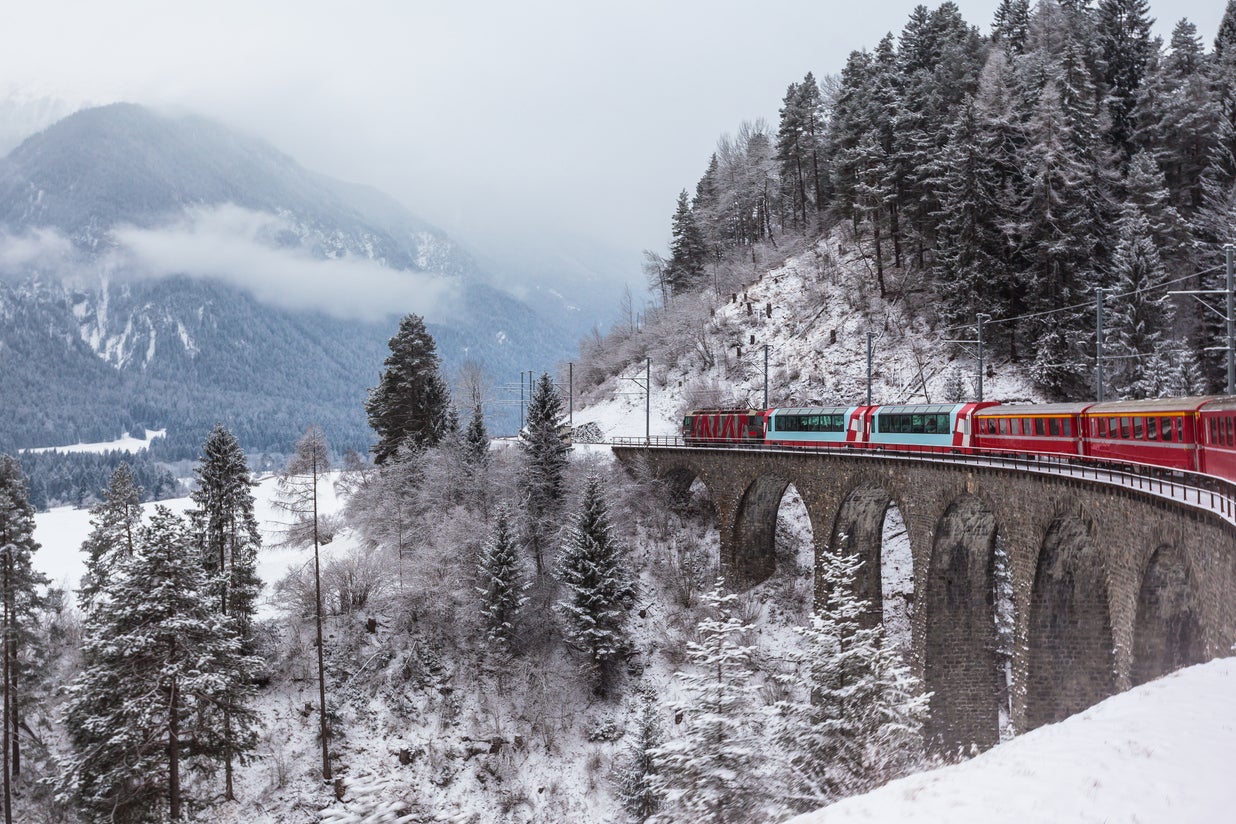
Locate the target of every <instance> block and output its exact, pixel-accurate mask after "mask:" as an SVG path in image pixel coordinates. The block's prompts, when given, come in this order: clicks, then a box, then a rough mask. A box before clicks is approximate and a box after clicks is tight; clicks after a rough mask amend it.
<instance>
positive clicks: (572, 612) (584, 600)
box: [558, 475, 635, 696]
mask: <svg viewBox="0 0 1236 824" xmlns="http://www.w3.org/2000/svg"><path fill="white" fill-rule="evenodd" d="M558 576H559V578H560V579H561V581H562V583H563V585H564V586H565V588H566V597H565V598H564V599H563V600H562V601H560V602H559V603H558V610H559V614H560V615H561V616H562V621H563V630H564V632H565V635H566V637H567V639H568V640H569V642H570V643H571V645H572V646H573V647H575V648H576V649H577V650H579V651H580V652H582V653H583V655H584V672H585V673H586V674H587V676H588V678H589V680H590V681H591V682H592V686H593V691H594V692H595V693H596V694H597V695H602V696H604V695H607V694H608V692H609V689H610V687H611V686H612V684H613V681H614V677H615V670H616V668H617V665H618V663H619V662H620V661H621V660H622V658H623V656H624V655H625V653H626V651H627V649H628V646H629V642H628V637H627V631H626V622H627V613H628V611H629V610H630V608H631V605H632V602H633V601H634V600H635V581H634V579H633V577H632V575H631V572H630V570H629V569H628V567H627V562H626V552H625V550H624V549H623V547H622V545H621V544H620V543H619V542H618V540H617V538H615V537H614V535H613V532H612V530H611V528H610V524H609V511H608V507H607V506H606V504H605V492H604V490H603V488H602V487H601V480H600V478H598V477H597V476H595V475H592V476H589V478H588V480H587V481H586V482H585V484H584V494H583V500H582V502H581V504H580V509H579V512H578V513H577V515H576V516H575V523H574V524H573V526H572V528H571V530H570V532H569V533H568V534H567V539H566V542H565V544H564V545H563V547H562V555H561V556H560V557H559V560H558Z"/></svg>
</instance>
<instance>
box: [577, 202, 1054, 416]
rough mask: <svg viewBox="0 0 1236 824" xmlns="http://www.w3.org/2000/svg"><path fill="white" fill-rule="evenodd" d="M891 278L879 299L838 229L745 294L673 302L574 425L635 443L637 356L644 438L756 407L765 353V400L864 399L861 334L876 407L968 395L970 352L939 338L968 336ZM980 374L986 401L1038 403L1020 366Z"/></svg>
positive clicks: (629, 345)
mask: <svg viewBox="0 0 1236 824" xmlns="http://www.w3.org/2000/svg"><path fill="white" fill-rule="evenodd" d="M897 277H899V275H893V276H890V279H889V288H888V291H887V296H886V297H885V298H881V297H880V296H879V292H878V290H877V289H876V283H875V275H874V273H873V272H872V271H871V269H870V266H869V261H868V260H867V258H866V257H865V256H864V254H863V253H862V250H861V249H860V248H859V247H858V246H856V245H855V244H854V243H853V242H852V241H850V240H849V238H848V233H847V232H846V230H845V227H844V226H843V227H840V228H838V229H837V230H835V231H834V232H833V234H832V235H831V236H829V237H826V238H824V239H821V240H820V241H818V242H817V243H816V244H814V245H813V246H811V247H810V248H808V249H806V250H805V251H802V252H800V253H799V254H796V255H793V256H791V257H790V258H788V259H787V260H786V261H785V262H784V263H783V264H781V265H779V266H777V267H776V268H773V269H772V270H771V271H768V272H767V273H765V274H763V275H762V276H760V277H758V278H757V279H755V280H754V281H753V282H751V283H750V284H749V285H747V286H745V287H744V288H741V289H734V290H733V291H730V292H728V293H724V294H717V293H716V292H715V291H714V290H712V289H707V290H705V291H703V292H700V293H690V294H684V295H681V296H679V297H678V298H676V300H675V302H674V303H672V304H671V305H670V307H669V308H668V309H661V310H655V311H650V313H649V314H650V319H649V321H648V323H647V325H645V326H644V327H643V328H641V329H639V330H638V331H635V332H634V333H633V334H632V335H630V337H629V338H626V339H625V340H623V341H621V345H620V346H619V347H618V348H619V350H620V352H621V354H625V355H627V357H626V358H625V361H626V362H625V363H624V364H622V365H621V376H620V377H617V378H613V377H611V378H607V379H605V380H603V381H602V382H601V383H600V385H599V386H598V387H597V389H596V390H595V392H593V393H592V394H590V395H588V396H587V398H586V399H585V404H584V408H582V409H577V410H576V413H575V422H576V424H577V425H581V424H584V423H587V422H589V421H592V422H596V423H597V424H598V426H599V427H600V429H601V431H602V433H603V434H604V435H605V437H607V438H613V437H642V436H643V435H644V426H645V424H644V403H645V398H644V392H643V388H642V381H643V378H644V372H645V369H646V364H645V360H644V358H645V357H651V358H652V399H651V403H652V413H651V423H650V426H649V428H650V430H651V434H653V435H671V434H676V433H677V431H678V418H679V417H680V415H681V413H682V412H683V411H685V410H687V409H690V408H699V407H705V406H718V405H729V404H735V405H751V406H754V407H760V406H761V405H762V404H763V394H764V347H765V346H767V347H768V402H769V405H782V406H794V405H814V404H823V405H832V404H837V405H847V404H856V403H862V402H863V401H864V400H865V399H866V392H867V384H866V380H867V333H868V332H872V333H873V352H872V389H871V397H872V400H873V402H875V403H943V402H948V401H952V400H960V399H969V398H975V397H977V394H978V387H977V375H978V366H977V359H976V357H975V355H974V352H973V347H968V349H967V348H964V347H963V351H962V352H961V353H960V354H957V353H955V352H953V351H951V350H952V349H953V348H954V347H953V345H951V344H949V343H947V342H946V341H949V340H970V339H973V337H974V334H975V332H974V330H973V329H970V330H948V331H945V330H939V331H936V330H933V329H931V328H930V327H929V326H928V324H927V323H926V322H925V321H923V320H922V319H921V318H922V315H923V314H924V313H922V312H918V311H915V307H914V306H913V303H912V301H913V298H914V292H913V288H912V287H913V284H910V283H906V284H902V283H900V282H898V281H897V280H896V278H897ZM920 308H921V307H920ZM986 372H987V374H986V375H985V376H984V379H983V397H984V398H985V399H988V400H1000V401H1012V400H1027V399H1038V398H1037V395H1036V393H1035V391H1034V389H1033V388H1032V386H1031V384H1030V382H1029V380H1027V379H1026V377H1025V375H1024V374H1023V372H1022V370H1021V369H1020V367H1019V366H1018V365H1016V364H1011V363H1009V362H1007V361H1006V360H1001V361H990V360H989V361H988V362H987V370H986Z"/></svg>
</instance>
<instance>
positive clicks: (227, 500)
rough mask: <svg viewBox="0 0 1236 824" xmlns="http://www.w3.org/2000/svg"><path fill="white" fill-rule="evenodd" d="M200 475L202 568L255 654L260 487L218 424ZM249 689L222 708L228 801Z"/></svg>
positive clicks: (197, 517)
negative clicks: (256, 489) (241, 703)
mask: <svg viewBox="0 0 1236 824" xmlns="http://www.w3.org/2000/svg"><path fill="white" fill-rule="evenodd" d="M195 473H196V475H197V488H196V489H195V490H194V491H193V493H192V495H191V496H190V497H191V498H192V499H193V503H194V504H195V505H196V507H197V508H196V509H194V510H192V511H191V512H190V513H189V518H190V523H191V524H192V529H193V532H194V536H195V538H196V539H197V541H198V546H199V548H200V551H201V554H202V564H203V566H204V567H205V569H206V570H207V572H208V574H209V575H210V579H211V581H212V582H213V583H214V585H215V587H216V588H217V589H218V592H217V593H216V599H217V600H216V603H217V605H218V609H219V611H220V612H221V613H223V614H224V615H226V616H228V617H229V618H231V619H232V620H233V621H234V623H235V626H236V629H237V631H238V632H239V633H240V637H241V643H242V644H243V646H244V649H245V650H246V651H247V652H251V651H252V650H253V617H254V614H255V612H256V611H257V597H258V593H259V592H260V591H261V588H262V582H261V580H259V579H258V575H257V552H258V549H259V548H260V547H261V545H262V535H261V532H260V531H259V530H258V524H257V517H256V516H255V515H254V513H253V485H254V484H253V480H252V479H251V477H250V475H249V462H248V461H247V460H246V458H245V453H244V451H243V450H242V449H241V448H240V443H239V442H238V441H237V440H236V436H234V435H233V434H232V433H231V432H230V431H228V430H227V429H225V428H224V427H223V426H221V425H216V426H215V428H214V429H213V430H212V431H211V433H210V434H209V435H207V436H206V441H205V443H204V444H203V445H202V457H201V460H200V461H199V462H198V466H197V468H196V470H195ZM236 674H237V675H241V674H242V673H236ZM243 688H244V685H243V684H230V685H229V689H228V692H227V695H226V701H227V702H228V703H224V704H222V705H219V706H218V707H217V710H218V711H219V712H220V714H221V715H222V719H223V721H222V727H223V729H222V734H221V736H220V742H219V747H220V748H222V750H223V753H224V798H225V799H227V800H228V801H231V800H233V799H234V798H235V797H236V793H235V787H234V776H233V760H234V755H235V754H237V753H240V752H243V749H244V747H243V745H244V740H243V730H242V736H241V740H239V741H233V737H234V736H233V733H234V732H236V730H235V729H234V725H233V723H232V718H233V716H234V715H235V713H236V711H237V709H238V708H239V709H241V710H242V711H243V707H238V706H232V702H233V701H234V700H235V699H236V698H238V697H243Z"/></svg>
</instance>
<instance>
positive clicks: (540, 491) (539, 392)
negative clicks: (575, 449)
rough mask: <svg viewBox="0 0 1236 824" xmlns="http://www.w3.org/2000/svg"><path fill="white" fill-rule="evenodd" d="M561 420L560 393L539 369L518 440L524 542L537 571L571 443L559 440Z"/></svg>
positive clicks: (561, 494)
mask: <svg viewBox="0 0 1236 824" xmlns="http://www.w3.org/2000/svg"><path fill="white" fill-rule="evenodd" d="M561 420H562V396H561V395H560V394H559V393H558V389H557V387H555V386H554V382H553V381H552V380H550V378H549V373H547V372H546V373H542V374H541V377H540V378H538V379H537V382H536V385H535V386H533V388H532V399H531V400H530V401H529V402H528V423H527V426H526V427H525V429H524V432H523V437H522V438H521V439H520V442H519V449H520V452H521V453H522V458H523V466H522V473H521V487H522V488H521V490H520V493H521V495H522V497H523V501H524V511H525V520H524V527H525V529H526V542H527V544H528V548H529V550H530V551H531V554H532V558H533V560H534V561H535V562H536V573H537V575H542V574H544V572H545V549H546V548H547V547H548V545H549V542H550V540H551V538H552V536H553V534H554V533H555V532H556V531H557V529H558V519H559V517H560V516H561V513H562V503H563V499H564V498H565V496H566V465H567V453H568V452H570V451H571V447H570V446H569V445H568V444H566V443H563V441H562V437H561V435H559V433H558V424H559V422H560V421H561Z"/></svg>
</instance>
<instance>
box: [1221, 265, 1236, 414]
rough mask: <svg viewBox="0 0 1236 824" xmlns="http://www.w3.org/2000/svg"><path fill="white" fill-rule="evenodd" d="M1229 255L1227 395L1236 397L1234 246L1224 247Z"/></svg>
mask: <svg viewBox="0 0 1236 824" xmlns="http://www.w3.org/2000/svg"><path fill="white" fill-rule="evenodd" d="M1223 251H1224V252H1226V253H1227V394H1229V395H1236V307H1234V306H1233V303H1236V301H1234V300H1233V293H1232V244H1230V243H1229V244H1227V245H1226V246H1224V247H1223Z"/></svg>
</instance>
